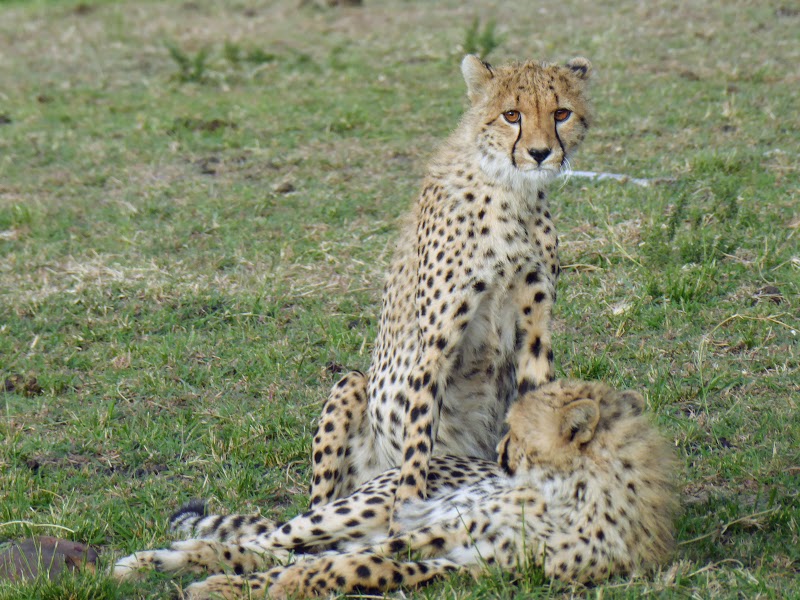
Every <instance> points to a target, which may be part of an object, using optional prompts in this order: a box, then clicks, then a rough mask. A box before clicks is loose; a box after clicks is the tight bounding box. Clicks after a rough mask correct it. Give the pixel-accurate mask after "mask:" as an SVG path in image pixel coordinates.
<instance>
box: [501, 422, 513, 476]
mask: <svg viewBox="0 0 800 600" xmlns="http://www.w3.org/2000/svg"><path fill="white" fill-rule="evenodd" d="M510 443H511V432H510V431H509V432H508V433H507V434H506V435H505V437H504V438H503V439H502V440H500V443H499V444H497V462H498V464H499V465H500V468H501V469H503V471H505V472H506V474H508V475H513V474H514V473H515V471H516V470H517V465H516V464H512V457H511V456H510V455H509V452H510V449H509V444H510Z"/></svg>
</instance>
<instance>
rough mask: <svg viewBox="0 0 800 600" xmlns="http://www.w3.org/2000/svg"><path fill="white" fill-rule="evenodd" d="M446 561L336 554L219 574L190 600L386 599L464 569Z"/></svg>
mask: <svg viewBox="0 0 800 600" xmlns="http://www.w3.org/2000/svg"><path fill="white" fill-rule="evenodd" d="M461 568H462V567H460V566H459V565H458V564H456V563H454V562H452V561H450V560H447V559H442V558H435V559H429V560H421V561H398V560H394V559H391V558H386V557H383V556H378V555H376V554H372V553H368V552H355V553H338V552H335V553H330V554H327V555H324V556H320V557H314V558H308V559H304V560H300V561H298V562H296V563H292V564H290V565H287V566H282V567H274V568H273V569H270V570H269V571H266V572H264V573H253V574H251V575H247V576H227V575H215V576H212V577H209V578H208V579H206V580H205V581H201V582H198V583H194V584H192V585H191V586H189V588H187V590H186V596H185V597H186V598H191V599H192V600H206V599H211V598H225V599H226V600H231V599H233V598H265V597H268V598H274V599H278V598H310V597H316V596H326V595H329V594H330V593H331V592H333V591H334V590H336V591H339V592H344V593H350V592H356V591H358V592H361V593H367V594H376V595H381V594H384V593H385V592H388V591H391V590H394V589H397V588H399V587H401V586H404V587H416V586H419V585H423V584H425V583H428V582H430V581H432V580H433V579H436V578H439V577H443V576H446V575H448V574H449V573H452V572H454V571H457V570H459V569H461Z"/></svg>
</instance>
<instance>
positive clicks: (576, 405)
mask: <svg viewBox="0 0 800 600" xmlns="http://www.w3.org/2000/svg"><path fill="white" fill-rule="evenodd" d="M561 417H562V420H561V439H563V440H564V441H565V442H566V443H568V444H572V443H578V444H585V443H586V442H588V441H589V440H591V439H592V437H594V430H595V428H596V427H597V422H598V421H599V420H600V410H599V409H598V407H597V403H596V402H594V401H592V400H576V401H575V402H570V403H569V404H568V405H567V406H565V407H564V409H563V412H562V414H561Z"/></svg>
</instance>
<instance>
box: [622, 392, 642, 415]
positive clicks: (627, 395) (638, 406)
mask: <svg viewBox="0 0 800 600" xmlns="http://www.w3.org/2000/svg"><path fill="white" fill-rule="evenodd" d="M619 397H620V400H622V401H623V402H625V403H626V404H627V405H628V406H630V407H631V412H632V413H633V414H634V415H637V416H638V415H640V414H642V413H643V412H644V396H642V395H641V394H640V393H639V392H635V391H633V390H624V391H622V392H620V393H619Z"/></svg>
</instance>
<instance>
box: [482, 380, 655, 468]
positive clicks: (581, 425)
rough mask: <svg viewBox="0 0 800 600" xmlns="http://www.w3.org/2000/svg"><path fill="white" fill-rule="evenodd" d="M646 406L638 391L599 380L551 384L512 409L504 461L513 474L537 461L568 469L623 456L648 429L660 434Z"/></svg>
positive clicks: (502, 445)
mask: <svg viewBox="0 0 800 600" xmlns="http://www.w3.org/2000/svg"><path fill="white" fill-rule="evenodd" d="M643 409H644V399H643V398H642V396H641V394H639V393H638V392H634V391H630V390H626V391H616V390H613V389H611V388H610V387H608V386H607V385H605V384H602V383H599V382H583V381H566V380H559V381H555V382H553V383H549V384H547V385H545V386H542V387H541V388H539V389H538V390H535V391H532V392H529V393H527V394H525V395H524V396H523V397H521V398H520V399H519V400H517V402H516V403H514V404H513V405H512V406H511V408H510V409H509V411H508V417H507V419H506V421H507V423H508V426H509V430H508V433H507V434H506V435H505V437H503V439H502V440H501V441H500V443H499V445H498V447H497V451H498V460H499V463H500V465H501V467H502V468H503V469H504V470H505V471H506V472H507V473H509V474H510V475H514V474H517V473H518V472H521V471H525V470H527V469H530V468H532V467H534V466H542V467H554V468H556V469H568V468H570V467H572V466H574V465H576V464H578V463H579V462H580V461H581V460H583V459H587V458H588V459H590V460H591V459H594V458H597V457H598V453H599V452H605V451H608V450H610V451H612V452H618V453H619V456H620V457H622V455H623V454H624V448H625V447H626V446H628V447H630V443H631V442H633V443H634V444H635V445H637V446H638V445H640V443H641V442H642V441H643V438H642V436H641V433H642V432H643V431H644V432H647V431H653V433H656V432H655V430H654V429H652V427H651V426H650V424H649V423H648V421H647V419H646V418H645V417H644V416H643V415H642V412H643ZM656 435H657V434H656ZM656 439H657V442H656V443H657V444H661V443H662V442H661V441H660V439H659V438H656ZM645 441H646V440H645ZM637 452H638V450H637Z"/></svg>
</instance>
